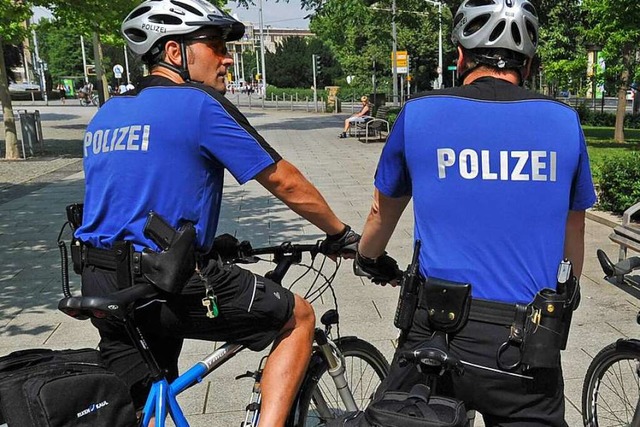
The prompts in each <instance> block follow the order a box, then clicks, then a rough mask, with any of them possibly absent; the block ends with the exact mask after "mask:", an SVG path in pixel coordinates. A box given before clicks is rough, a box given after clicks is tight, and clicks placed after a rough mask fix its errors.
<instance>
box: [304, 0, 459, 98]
mask: <svg viewBox="0 0 640 427" xmlns="http://www.w3.org/2000/svg"><path fill="white" fill-rule="evenodd" d="M370 3H372V2H371V1H369V0H327V1H326V2H324V3H323V4H322V6H321V7H320V8H319V9H317V10H316V12H315V14H314V15H313V17H312V20H311V24H310V27H311V30H312V31H313V32H314V33H315V34H316V35H317V36H318V37H319V38H320V39H321V40H323V41H324V42H325V43H326V44H327V45H328V46H329V47H330V48H331V51H332V52H333V53H334V54H335V56H336V58H337V59H338V61H339V62H340V65H341V66H342V69H343V70H344V71H345V73H346V74H349V75H353V76H355V77H356V81H360V82H370V81H371V74H372V69H373V64H374V62H375V64H376V67H377V68H380V72H376V77H377V79H378V83H380V84H381V86H385V85H386V86H389V84H390V83H391V82H392V79H391V78H390V76H391V75H392V69H391V51H392V43H391V41H392V36H391V27H392V26H391V22H392V20H393V15H392V13H391V1H389V0H381V1H380V2H378V3H377V5H376V8H375V9H374V8H372V7H370ZM397 6H398V7H397V12H396V15H395V22H396V28H397V50H399V51H402V50H406V51H407V52H408V54H409V56H410V57H411V58H416V59H419V61H420V67H418V68H417V69H416V70H414V71H417V75H418V76H419V77H420V78H419V79H416V80H417V83H418V84H419V85H420V87H421V89H427V88H428V87H429V85H430V81H432V80H434V79H435V78H436V77H437V67H438V28H439V19H440V17H439V15H438V8H437V7H436V6H433V5H430V4H427V3H425V2H424V1H423V0H405V1H402V2H398V5H397ZM442 15H443V16H442V29H443V48H444V58H443V62H444V63H445V64H447V63H451V62H452V61H453V59H454V56H455V50H454V49H453V46H451V43H450V42H448V40H449V38H448V37H446V35H447V34H448V33H449V29H450V28H451V14H450V11H449V8H447V7H444V8H443V14H442ZM381 77H382V78H381ZM414 81H415V80H414ZM369 88H370V86H369Z"/></svg>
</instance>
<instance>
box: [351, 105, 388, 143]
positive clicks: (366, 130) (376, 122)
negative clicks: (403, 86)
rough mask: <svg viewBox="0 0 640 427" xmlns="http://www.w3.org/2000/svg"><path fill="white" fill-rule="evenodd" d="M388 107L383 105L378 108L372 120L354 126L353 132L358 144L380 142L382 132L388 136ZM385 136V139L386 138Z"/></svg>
mask: <svg viewBox="0 0 640 427" xmlns="http://www.w3.org/2000/svg"><path fill="white" fill-rule="evenodd" d="M388 117H389V107H386V106H384V105H382V106H380V107H378V109H377V110H376V113H375V114H374V115H373V117H372V118H370V119H368V120H365V121H364V123H356V124H355V128H356V129H355V132H356V135H358V140H359V141H360V142H364V143H368V142H369V140H381V139H382V138H383V132H384V133H385V134H386V135H388V134H389V120H388ZM386 135H385V138H386Z"/></svg>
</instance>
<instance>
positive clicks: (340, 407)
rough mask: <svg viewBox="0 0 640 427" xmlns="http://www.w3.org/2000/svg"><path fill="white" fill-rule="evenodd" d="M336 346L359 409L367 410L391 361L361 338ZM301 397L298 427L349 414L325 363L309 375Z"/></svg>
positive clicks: (325, 421) (313, 425)
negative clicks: (342, 359) (340, 354)
mask: <svg viewBox="0 0 640 427" xmlns="http://www.w3.org/2000/svg"><path fill="white" fill-rule="evenodd" d="M336 346H337V347H338V349H339V350H340V352H341V353H342V356H343V358H344V363H345V375H346V376H347V384H348V386H349V389H350V390H351V393H352V394H353V397H354V399H355V401H356V404H357V405H358V408H360V409H364V408H365V407H366V406H367V405H368V404H369V402H370V401H371V398H372V397H373V394H374V393H375V391H376V389H377V388H378V385H380V382H381V381H382V380H383V379H384V378H385V377H386V376H387V374H388V373H389V362H387V359H386V358H385V357H384V356H383V355H382V353H380V351H379V350H378V349H377V348H375V347H374V346H373V345H371V344H369V343H368V342H366V341H364V340H361V339H359V338H345V339H341V340H338V341H337V342H336ZM300 396H301V397H300V400H299V402H298V405H297V408H296V417H295V419H296V420H297V421H296V423H295V426H296V427H316V426H324V425H326V423H327V422H328V421H329V420H332V419H335V418H337V417H339V416H340V415H342V414H345V413H346V412H347V411H346V409H345V406H344V403H343V402H342V399H341V398H340V395H339V394H338V391H337V390H336V387H335V384H334V382H333V379H332V378H331V376H330V375H329V373H328V372H327V366H326V364H324V363H322V365H321V366H320V367H319V369H317V370H315V372H309V373H307V377H306V378H305V380H304V382H303V385H302V387H301V389H300Z"/></svg>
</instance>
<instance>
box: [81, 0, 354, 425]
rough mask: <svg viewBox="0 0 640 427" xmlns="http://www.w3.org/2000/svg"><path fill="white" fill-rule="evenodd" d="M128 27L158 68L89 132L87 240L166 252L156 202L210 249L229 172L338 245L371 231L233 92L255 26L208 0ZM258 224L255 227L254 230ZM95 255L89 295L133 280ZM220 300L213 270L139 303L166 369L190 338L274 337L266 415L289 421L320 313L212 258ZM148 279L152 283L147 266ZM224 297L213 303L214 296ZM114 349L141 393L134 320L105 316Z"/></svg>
mask: <svg viewBox="0 0 640 427" xmlns="http://www.w3.org/2000/svg"><path fill="white" fill-rule="evenodd" d="M122 33H123V35H124V37H125V39H126V41H127V44H128V45H129V47H130V48H131V50H132V51H133V52H135V53H136V54H139V55H142V58H143V60H144V61H145V63H146V64H147V65H148V67H149V70H150V72H151V75H150V76H148V77H146V78H145V79H143V80H142V81H141V82H140V84H139V85H138V87H137V88H136V90H135V91H127V95H129V96H126V97H116V98H113V99H111V100H110V101H109V102H107V103H106V104H105V105H104V106H103V107H102V108H101V109H100V110H99V111H98V113H97V114H96V115H95V117H94V118H93V119H92V121H91V122H90V124H89V125H88V128H87V131H86V133H85V137H84V171H85V179H86V195H85V200H84V217H83V224H82V226H81V227H80V228H79V229H78V231H77V233H76V237H77V238H78V239H80V240H81V241H82V242H83V243H84V245H85V246H86V247H87V248H89V250H91V251H94V252H95V251H103V252H98V253H99V254H103V255H104V257H108V256H109V255H110V253H111V252H109V250H110V249H111V248H113V247H114V245H115V244H116V243H117V242H121V241H124V240H126V241H129V242H133V244H134V249H135V250H136V251H141V250H143V249H145V248H151V249H153V250H158V247H157V246H156V245H155V244H154V243H153V242H152V241H151V240H149V239H148V238H147V237H145V235H144V234H143V226H144V224H145V221H146V219H147V216H148V213H149V212H150V211H154V212H157V213H158V214H159V215H161V216H162V217H163V218H164V219H165V220H166V221H167V222H168V223H169V225H171V226H172V227H174V228H178V227H179V226H181V225H182V224H184V223H187V222H189V223H192V224H193V225H194V226H195V230H196V244H195V246H196V250H197V251H198V252H199V254H200V255H201V258H206V257H205V254H207V253H208V252H209V251H210V250H211V248H212V246H213V243H214V236H215V232H216V227H217V224H218V217H219V213H220V204H221V200H222V198H223V197H224V196H223V194H222V188H223V177H224V172H225V169H226V170H228V171H229V172H230V173H231V174H232V175H233V176H234V178H235V179H236V180H237V181H238V182H239V183H240V184H244V183H245V182H247V181H249V180H252V179H255V180H257V181H258V182H259V183H260V184H261V185H262V186H264V187H265V188H266V189H267V190H268V191H270V192H271V193H272V194H273V195H275V196H276V197H277V198H279V199H280V200H282V201H283V202H284V203H285V204H286V205H287V206H289V207H290V208H291V209H292V210H293V211H295V212H296V213H298V214H299V215H301V216H302V217H304V218H306V219H307V220H309V221H310V222H311V223H313V224H314V225H316V226H317V227H319V228H320V229H321V230H323V231H324V232H326V233H327V236H328V237H327V239H326V240H325V243H324V245H323V248H324V249H325V253H329V254H331V253H334V254H335V253H338V252H340V251H341V250H343V249H344V248H345V247H348V246H349V244H352V246H353V252H355V242H356V241H357V239H358V237H359V236H358V235H357V234H356V233H354V232H352V231H351V230H350V228H349V227H348V226H346V225H345V224H343V223H342V222H341V221H340V220H339V219H338V218H337V217H336V215H335V214H334V213H333V212H332V210H331V209H330V207H329V206H328V205H327V203H326V202H325V200H324V198H323V197H322V195H321V194H320V193H319V192H318V190H317V189H316V188H315V187H314V186H313V185H312V184H311V183H310V182H309V181H307V180H306V179H305V177H304V176H303V175H302V174H301V172H300V171H299V170H298V169H297V168H296V167H294V166H293V165H292V164H290V163H288V162H287V161H286V160H284V159H282V158H281V157H280V155H279V154H278V153H277V152H276V151H275V150H274V149H273V148H272V147H270V146H269V144H268V143H267V142H266V141H265V140H264V138H263V137H262V136H260V135H259V134H258V132H257V131H256V130H255V129H254V128H253V127H252V126H251V125H250V124H249V122H248V121H247V119H246V118H245V117H244V116H243V115H242V114H241V113H240V112H239V111H238V109H237V108H236V107H235V106H234V105H232V104H231V103H230V102H229V101H228V100H227V99H226V98H225V97H224V96H223V94H224V91H225V90H226V83H225V77H226V75H227V70H228V68H229V67H230V66H231V65H233V61H232V59H231V58H230V56H229V54H228V52H227V48H226V42H229V41H233V40H238V39H240V38H241V37H242V36H243V34H244V25H242V24H241V23H240V22H238V21H236V20H235V19H233V18H232V17H230V16H229V15H228V14H226V13H225V12H223V11H221V10H220V9H218V8H217V7H215V6H214V5H212V4H210V3H208V2H206V1H204V0H182V1H180V2H174V1H170V0H153V1H146V2H144V3H142V4H140V5H139V6H138V7H136V8H135V9H134V10H133V11H132V12H131V13H130V14H129V15H128V16H127V17H126V19H125V20H124V22H123V24H122ZM248 232H249V233H250V230H249V231H248ZM98 258H101V257H97V258H95V260H94V261H93V262H89V261H88V262H87V263H86V264H85V265H84V269H83V274H82V285H83V294H84V295H104V294H109V293H111V292H113V291H115V290H117V289H118V288H120V287H122V286H123V284H122V283H119V282H118V280H117V276H118V274H117V269H116V271H114V270H113V268H109V266H110V265H113V262H109V260H106V261H104V262H100V260H99V259H98ZM201 267H202V269H201V271H200V273H202V274H203V276H204V281H206V282H209V283H210V284H211V285H212V287H213V291H214V293H215V295H216V297H217V305H218V307H219V315H218V317H216V318H213V319H212V318H209V317H207V312H208V310H207V309H208V308H210V307H207V306H206V305H204V304H203V297H205V286H204V284H203V280H202V279H201V278H200V277H199V276H197V275H196V276H194V280H192V281H191V282H190V283H188V284H187V285H186V287H185V288H184V289H183V290H182V292H181V293H179V294H177V295H173V294H161V297H159V298H158V299H156V300H153V301H150V302H149V303H148V304H144V305H142V306H141V307H139V308H138V309H137V310H136V320H137V322H138V323H139V324H140V325H141V327H142V330H143V334H144V335H145V337H146V339H147V341H148V344H149V346H150V347H151V349H152V351H153V353H154V355H155V356H156V358H157V359H158V361H159V363H160V365H161V367H162V368H164V369H166V370H168V371H169V374H170V376H175V375H177V359H178V355H179V353H180V349H181V345H182V340H183V339H184V338H196V339H206V340H212V341H230V342H234V343H239V344H243V345H245V346H246V347H248V348H250V349H252V350H256V351H258V350H262V349H264V348H266V347H267V346H268V345H269V344H270V343H272V342H273V343H274V345H273V348H272V352H271V357H269V359H268V362H267V364H266V366H265V369H264V375H263V377H262V391H263V401H262V406H261V409H262V411H261V419H260V425H261V426H269V427H270V426H283V425H284V422H285V418H286V415H287V413H288V411H289V408H290V406H291V404H292V402H293V399H294V397H295V394H296V391H297V388H298V386H299V385H300V383H301V381H302V378H303V374H304V371H305V369H306V366H307V363H308V359H309V356H310V353H311V346H312V340H313V330H314V326H315V318H314V313H313V309H312V307H311V306H310V304H309V303H307V302H306V301H305V300H304V299H303V298H301V297H299V296H297V295H294V294H292V293H291V292H289V291H288V290H286V289H283V288H281V287H280V286H278V285H277V284H275V283H273V282H271V281H270V280H267V279H265V278H263V277H260V276H257V275H254V274H252V273H251V272H249V271H246V270H243V269H240V268H237V267H236V266H233V267H229V268H226V267H225V268H221V266H219V265H218V263H217V262H213V261H212V262H210V263H209V264H205V265H204V266H201ZM133 280H134V281H136V282H137V281H140V280H143V279H141V278H140V277H134V278H133ZM210 302H213V301H210ZM95 324H96V326H97V327H98V329H99V331H100V336H101V341H100V350H101V351H102V354H103V355H104V356H105V358H106V359H107V360H108V362H109V363H110V366H111V367H112V368H113V369H114V370H115V371H116V372H118V373H119V374H120V375H121V376H122V377H124V378H125V379H126V380H127V382H128V383H129V384H130V386H131V388H132V394H133V395H134V398H135V400H136V402H137V403H138V404H141V403H142V402H144V399H145V391H146V385H148V384H147V381H148V372H147V371H146V369H145V367H144V364H143V363H142V360H141V358H140V356H139V355H138V354H137V352H136V351H135V349H134V348H133V346H132V345H131V342H130V340H129V339H128V337H127V336H126V333H125V331H124V330H123V329H122V328H121V327H120V326H119V325H116V324H112V323H109V322H105V321H96V322H95Z"/></svg>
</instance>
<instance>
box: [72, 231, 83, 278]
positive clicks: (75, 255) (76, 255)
mask: <svg viewBox="0 0 640 427" xmlns="http://www.w3.org/2000/svg"><path fill="white" fill-rule="evenodd" d="M71 263H72V264H73V272H74V273H76V274H82V242H80V240H78V239H76V238H73V239H71Z"/></svg>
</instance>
